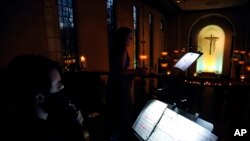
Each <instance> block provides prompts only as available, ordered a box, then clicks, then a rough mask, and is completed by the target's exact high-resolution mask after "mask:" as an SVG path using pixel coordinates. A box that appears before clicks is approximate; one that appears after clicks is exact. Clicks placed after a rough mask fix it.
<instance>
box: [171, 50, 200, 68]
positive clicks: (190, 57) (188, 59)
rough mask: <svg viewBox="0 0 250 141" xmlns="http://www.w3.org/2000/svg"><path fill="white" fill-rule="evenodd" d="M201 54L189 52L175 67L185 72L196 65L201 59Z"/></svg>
mask: <svg viewBox="0 0 250 141" xmlns="http://www.w3.org/2000/svg"><path fill="white" fill-rule="evenodd" d="M199 56H200V54H199V53H194V52H188V53H186V54H185V55H184V56H182V57H181V59H180V60H179V61H178V62H177V63H176V64H175V65H174V67H176V68H179V69H181V70H182V71H185V70H186V69H187V68H188V67H189V66H190V65H192V64H193V63H194V61H195V60H196V59H197V58H199Z"/></svg>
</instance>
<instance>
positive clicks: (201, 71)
mask: <svg viewBox="0 0 250 141" xmlns="http://www.w3.org/2000/svg"><path fill="white" fill-rule="evenodd" d="M234 40H235V28H234V25H233V24H232V22H231V21H230V20H229V19H228V18H227V17H225V16H224V15H220V14H208V15H203V16H201V17H199V18H197V20H196V21H195V22H194V23H193V24H192V26H191V28H190V31H189V36H188V47H189V50H190V51H201V52H202V53H203V55H202V56H201V57H200V58H199V59H198V60H197V61H196V62H195V63H194V64H193V65H192V66H191V67H190V68H189V70H188V75H194V74H198V76H216V77H217V76H223V77H231V66H232V61H231V52H232V50H233V49H234V42H235V41H234ZM210 49H211V50H210Z"/></svg>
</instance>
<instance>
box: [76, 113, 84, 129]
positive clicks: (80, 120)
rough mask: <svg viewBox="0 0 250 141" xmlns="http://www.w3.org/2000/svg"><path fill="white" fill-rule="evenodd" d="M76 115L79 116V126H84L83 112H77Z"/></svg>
mask: <svg viewBox="0 0 250 141" xmlns="http://www.w3.org/2000/svg"><path fill="white" fill-rule="evenodd" d="M76 114H77V117H76V121H77V122H78V123H79V124H81V125H82V123H83V120H84V119H83V117H82V113H81V111H80V110H77V111H76Z"/></svg>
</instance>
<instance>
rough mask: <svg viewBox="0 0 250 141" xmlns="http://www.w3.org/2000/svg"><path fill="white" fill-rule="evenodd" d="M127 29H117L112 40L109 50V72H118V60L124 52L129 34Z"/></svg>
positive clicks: (129, 31)
mask: <svg viewBox="0 0 250 141" xmlns="http://www.w3.org/2000/svg"><path fill="white" fill-rule="evenodd" d="M131 32H132V31H131V29H130V28H128V27H120V28H118V29H117V31H116V33H115V36H114V38H113V45H112V46H111V49H110V58H109V62H110V71H118V70H117V69H119V68H120V67H119V64H120V60H121V57H122V54H123V53H124V51H126V42H127V39H128V37H129V34H130V33H131Z"/></svg>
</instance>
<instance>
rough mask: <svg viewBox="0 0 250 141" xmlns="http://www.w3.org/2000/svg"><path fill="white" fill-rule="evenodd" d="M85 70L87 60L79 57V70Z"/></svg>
mask: <svg viewBox="0 0 250 141" xmlns="http://www.w3.org/2000/svg"><path fill="white" fill-rule="evenodd" d="M85 68H87V60H86V57H85V56H84V55H82V56H80V69H81V70H83V69H85Z"/></svg>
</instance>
